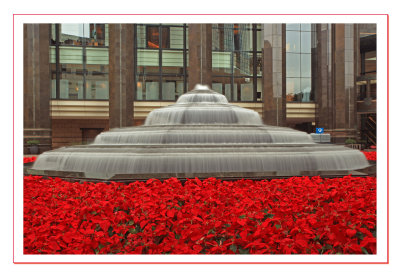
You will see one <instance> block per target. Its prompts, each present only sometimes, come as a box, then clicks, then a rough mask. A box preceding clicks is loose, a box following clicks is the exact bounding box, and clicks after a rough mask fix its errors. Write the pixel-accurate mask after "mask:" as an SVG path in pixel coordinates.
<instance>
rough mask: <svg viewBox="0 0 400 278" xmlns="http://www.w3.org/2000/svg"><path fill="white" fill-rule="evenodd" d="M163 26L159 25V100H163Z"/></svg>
mask: <svg viewBox="0 0 400 278" xmlns="http://www.w3.org/2000/svg"><path fill="white" fill-rule="evenodd" d="M161 26H162V25H161V24H159V25H158V41H159V42H160V46H159V47H158V73H159V77H158V82H159V85H158V99H159V100H162V49H163V48H162V43H163V42H162V27H161Z"/></svg>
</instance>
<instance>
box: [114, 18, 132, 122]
mask: <svg viewBox="0 0 400 278" xmlns="http://www.w3.org/2000/svg"><path fill="white" fill-rule="evenodd" d="M109 38H110V39H109V41H110V45H109V88H110V100H109V123H110V124H109V126H110V128H115V127H125V126H132V125H133V100H134V95H135V84H134V80H135V63H134V59H135V57H134V53H135V52H134V25H133V24H109Z"/></svg>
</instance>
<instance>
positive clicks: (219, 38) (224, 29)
mask: <svg viewBox="0 0 400 278" xmlns="http://www.w3.org/2000/svg"><path fill="white" fill-rule="evenodd" d="M212 46H213V48H212V49H213V50H219V51H233V50H234V34H233V24H217V27H216V28H214V29H213V30H212Z"/></svg>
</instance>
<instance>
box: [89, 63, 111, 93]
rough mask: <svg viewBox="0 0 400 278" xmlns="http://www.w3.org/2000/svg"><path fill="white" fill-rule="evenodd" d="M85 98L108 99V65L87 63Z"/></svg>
mask: <svg viewBox="0 0 400 278" xmlns="http://www.w3.org/2000/svg"><path fill="white" fill-rule="evenodd" d="M86 99H108V65H87V75H86Z"/></svg>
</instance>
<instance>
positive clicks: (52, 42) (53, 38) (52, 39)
mask: <svg viewBox="0 0 400 278" xmlns="http://www.w3.org/2000/svg"><path fill="white" fill-rule="evenodd" d="M56 27H57V25H56V24H51V31H50V32H51V35H50V45H56Z"/></svg>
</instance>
